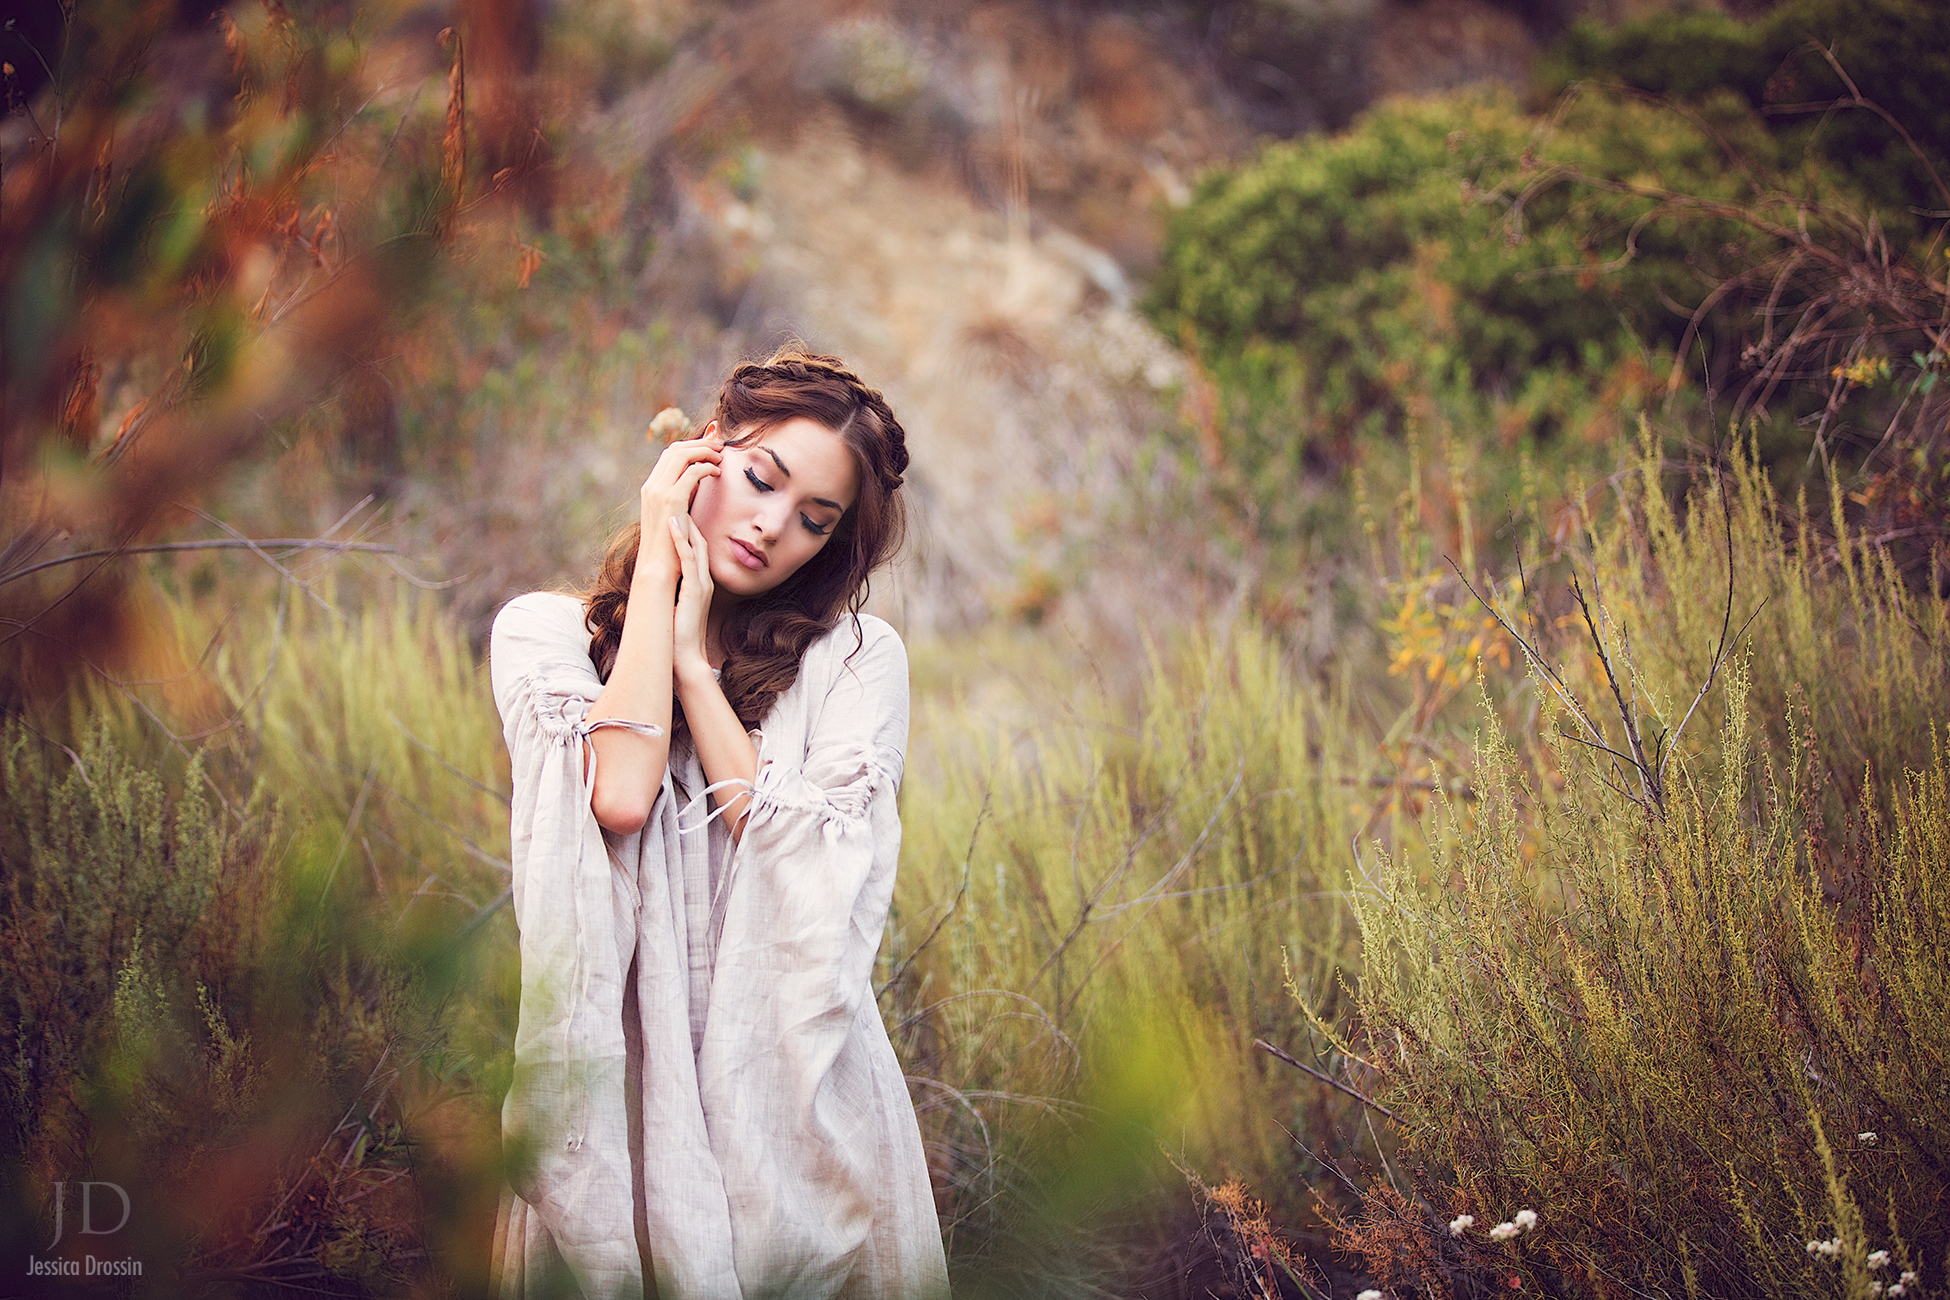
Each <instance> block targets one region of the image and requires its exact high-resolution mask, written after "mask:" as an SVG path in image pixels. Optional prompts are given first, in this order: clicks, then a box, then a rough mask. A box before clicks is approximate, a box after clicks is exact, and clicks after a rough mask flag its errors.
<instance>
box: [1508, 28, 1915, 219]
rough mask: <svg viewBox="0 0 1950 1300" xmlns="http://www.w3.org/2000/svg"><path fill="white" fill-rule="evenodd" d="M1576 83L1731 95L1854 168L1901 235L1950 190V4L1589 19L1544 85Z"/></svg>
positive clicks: (1793, 143)
mask: <svg viewBox="0 0 1950 1300" xmlns="http://www.w3.org/2000/svg"><path fill="white" fill-rule="evenodd" d="M1830 56H1832V57H1833V62H1832V63H1831V62H1830ZM1580 79H1591V80H1596V81H1608V82H1619V83H1623V84H1625V85H1628V86H1632V87H1636V88H1638V89H1640V90H1644V91H1647V92H1650V93H1653V94H1658V95H1667V96H1672V97H1674V98H1677V99H1682V100H1687V101H1704V100H1707V99H1710V98H1711V97H1714V96H1716V95H1719V94H1722V93H1726V92H1732V93H1734V94H1736V95H1738V96H1739V97H1740V98H1741V99H1742V100H1744V101H1745V102H1746V103H1747V104H1749V105H1750V106H1752V107H1753V108H1754V109H1755V110H1757V111H1760V112H1763V113H1764V114H1765V121H1766V122H1767V124H1768V126H1769V128H1770V129H1771V130H1772V131H1773V132H1774V133H1776V134H1777V135H1778V136H1779V137H1780V140H1781V143H1782V146H1783V147H1784V148H1785V149H1786V150H1787V151H1788V152H1790V153H1792V154H1797V155H1798V154H1801V153H1804V152H1805V153H1809V154H1812V155H1815V156H1817V157H1819V158H1821V159H1823V160H1824V162H1825V163H1826V164H1827V165H1829V166H1832V167H1834V168H1837V169H1839V170H1841V171H1843V172H1846V173H1847V174H1849V175H1850V176H1851V177H1853V178H1854V179H1855V180H1856V181H1857V182H1858V183H1859V184H1860V185H1861V187H1862V188H1863V189H1864V190H1865V191H1866V192H1867V193H1868V194H1870V195H1871V196H1872V197H1873V198H1874V200H1875V202H1876V206H1877V208H1878V210H1879V211H1880V212H1881V213H1882V214H1883V217H1884V220H1885V224H1886V225H1887V227H1888V228H1889V229H1890V231H1891V232H1892V233H1893V234H1896V235H1898V236H1900V237H1904V238H1907V237H1910V236H1913V235H1915V234H1916V233H1917V232H1918V230H1919V229H1920V228H1921V227H1920V225H1919V223H1918V222H1917V221H1916V219H1915V215H1914V211H1913V210H1914V209H1915V208H1916V207H1918V206H1921V207H1928V208H1939V209H1940V208H1942V207H1943V206H1945V201H1946V197H1950V196H1946V195H1945V194H1944V193H1943V189H1942V186H1943V183H1944V182H1945V181H1950V173H1946V171H1945V166H1946V159H1950V101H1946V100H1945V98H1944V95H1943V87H1944V85H1945V84H1946V82H1950V9H1946V8H1945V7H1944V6H1943V5H1941V4H1935V3H1932V2H1931V0H1788V2H1787V3H1784V4H1780V5H1776V6H1774V7H1773V8H1772V9H1770V10H1769V11H1768V12H1766V13H1765V14H1763V15H1761V16H1760V17H1757V18H1754V19H1751V20H1746V21H1743V20H1741V19H1737V18H1734V17H1732V16H1730V15H1728V14H1726V13H1724V12H1722V11H1721V10H1718V9H1713V8H1701V9H1678V10H1666V11H1660V12H1654V13H1651V14H1648V15H1646V16H1644V17H1642V18H1639V19H1636V20H1635V21H1632V22H1629V23H1623V24H1619V25H1617V26H1607V25H1605V24H1602V23H1598V22H1595V21H1589V20H1587V21H1585V22H1583V23H1580V24H1578V25H1577V26H1575V27H1574V28H1572V29H1571V31H1570V32H1569V33H1568V34H1567V35H1566V36H1565V38H1564V39H1563V41H1562V42H1560V43H1559V45H1558V46H1557V47H1556V48H1555V49H1554V50H1553V51H1552V52H1551V55H1550V56H1549V58H1548V59H1547V60H1546V65H1545V68H1544V71H1543V73H1542V75H1541V76H1540V78H1539V84H1540V87H1541V89H1542V91H1543V92H1544V93H1545V94H1547V95H1549V94H1555V93H1556V92H1557V91H1559V90H1561V89H1562V88H1563V87H1564V86H1565V85H1567V84H1569V83H1570V82H1572V81H1574V80H1580ZM1858 95H1859V96H1860V97H1861V98H1862V99H1865V100H1867V101H1869V102H1870V103H1872V104H1874V105H1875V107H1874V108H1870V107H1868V106H1866V105H1863V104H1855V103H1854V101H1855V100H1856V99H1857V96H1858ZM1830 105H1840V106H1837V107H1835V108H1833V109H1832V110H1829V111H1824V110H1828V109H1829V106H1830ZM1849 105H1853V106H1849ZM1878 110H1880V111H1878ZM1884 114H1887V116H1886V117H1885V116H1884ZM1905 133H1907V135H1908V136H1909V137H1910V138H1909V139H1908V140H1905V139H1904V135H1905ZM1933 167H1934V169H1935V174H1934V175H1933V174H1932V168H1933Z"/></svg>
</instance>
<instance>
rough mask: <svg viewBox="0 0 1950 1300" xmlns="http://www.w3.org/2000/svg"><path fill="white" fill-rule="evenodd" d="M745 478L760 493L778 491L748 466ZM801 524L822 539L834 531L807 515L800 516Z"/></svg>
mask: <svg viewBox="0 0 1950 1300" xmlns="http://www.w3.org/2000/svg"><path fill="white" fill-rule="evenodd" d="M745 477H746V478H747V479H749V480H751V485H752V486H753V487H755V488H757V489H758V490H759V491H760V492H775V491H777V490H778V489H777V488H775V487H773V486H772V484H770V483H767V482H766V481H765V480H764V479H762V478H760V477H759V476H758V475H757V474H754V473H753V472H752V470H751V467H750V466H747V467H746V468H745ZM799 522H800V523H802V524H804V525H805V526H806V531H808V532H811V533H815V534H817V535H818V536H820V537H824V536H826V534H828V533H830V532H832V531H833V530H832V528H831V527H826V528H821V527H820V526H819V525H818V524H816V523H814V522H813V521H812V520H810V519H808V518H807V517H806V516H805V515H800V516H799Z"/></svg>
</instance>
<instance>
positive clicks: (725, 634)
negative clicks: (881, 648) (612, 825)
mask: <svg viewBox="0 0 1950 1300" xmlns="http://www.w3.org/2000/svg"><path fill="white" fill-rule="evenodd" d="M715 416H716V419H717V421H718V427H719V429H720V430H722V431H723V433H724V436H725V445H726V446H730V447H740V446H745V445H747V444H748V443H750V442H752V441H754V440H756V439H757V438H759V437H761V436H762V435H763V434H764V433H765V431H766V430H768V429H771V428H773V427H775V426H777V425H779V424H782V423H784V422H785V421H787V420H790V419H794V418H797V417H803V418H806V419H810V420H813V421H815V422H816V423H818V424H822V425H824V426H825V427H827V428H828V429H831V430H832V431H833V432H834V433H835V434H836V435H838V437H839V438H840V439H841V440H842V441H843V442H844V443H845V444H846V447H847V449H848V451H850V452H851V453H852V455H853V460H854V464H855V466H856V468H857V469H858V471H859V483H860V487H859V491H858V493H856V494H855V497H854V501H853V505H852V506H851V507H850V508H849V509H848V510H847V511H846V513H844V514H843V515H841V516H840V519H839V522H838V524H836V525H835V526H834V528H833V532H832V536H831V537H830V538H828V540H827V542H826V544H825V545H824V546H823V547H821V548H820V550H819V553H818V554H816V555H814V556H813V557H812V558H811V559H810V560H808V561H806V563H805V564H803V565H801V566H800V567H799V569H798V570H797V571H796V572H795V573H793V574H792V576H790V577H789V578H787V579H786V580H785V581H784V582H781V583H780V584H779V585H778V586H777V587H774V588H773V589H772V590H770V591H767V592H765V593H763V594H762V595H758V596H754V597H752V598H751V599H749V600H745V601H741V602H739V603H738V604H737V605H736V606H734V607H733V608H732V609H731V611H730V613H729V614H728V615H727V616H726V618H725V622H724V626H723V628H722V629H721V636H722V639H723V647H724V651H725V662H724V671H723V675H722V677H721V678H720V684H721V685H722V686H723V688H724V693H725V698H726V699H727V700H728V701H729V702H730V704H731V707H732V709H733V710H734V711H735V712H736V713H737V714H738V720H739V721H740V722H741V723H743V724H744V726H745V727H747V728H751V727H756V726H758V725H759V724H760V723H761V721H763V719H764V717H765V714H766V712H767V711H768V710H769V709H770V708H771V706H772V702H773V701H774V700H776V699H777V698H778V697H779V695H780V694H782V693H783V692H784V691H785V690H786V688H787V687H789V686H791V685H792V683H793V682H794V681H795V680H797V678H798V676H799V665H800V663H801V662H802V661H803V660H804V659H805V655H806V650H807V648H808V647H810V646H811V645H812V643H813V642H814V641H815V640H817V639H818V638H819V637H820V636H821V635H823V634H824V633H826V632H827V631H829V630H831V629H832V628H834V627H836V626H837V625H838V623H839V620H840V618H841V617H842V616H849V615H850V616H853V618H854V629H853V630H854V648H855V649H858V648H859V646H860V644H861V643H862V641H863V634H862V632H861V629H860V626H859V620H858V617H857V616H858V614H859V611H860V607H861V606H862V605H864V604H865V603H866V599H867V593H868V589H869V582H868V576H869V575H870V574H871V573H872V572H873V571H874V570H875V569H877V568H879V567H880V566H881V565H882V564H884V563H885V562H886V561H887V560H889V559H891V558H892V557H893V555H894V553H895V552H896V551H897V550H898V549H899V548H900V544H901V541H902V539H903V537H904V536H905V532H906V514H905V510H904V508H903V498H902V497H901V495H900V494H899V491H898V489H899V488H900V486H901V484H902V482H903V481H904V480H903V476H904V475H905V474H906V472H907V464H908V453H907V431H906V430H905V429H903V428H902V427H901V423H900V421H899V420H898V419H897V418H895V416H894V412H893V410H892V408H890V407H889V406H888V405H887V399H886V398H885V397H883V396H882V395H881V393H880V391H879V390H878V389H875V388H871V387H869V386H868V385H867V384H866V383H865V382H864V381H863V380H862V379H861V378H860V377H859V376H858V375H856V374H855V373H854V372H853V371H852V370H850V369H848V368H847V366H846V365H845V363H843V362H842V361H840V359H839V358H837V357H831V356H824V355H821V354H819V353H815V352H809V351H807V350H805V349H804V348H803V347H801V346H799V345H797V344H789V345H787V346H785V347H782V348H780V349H779V350H778V351H776V352H774V353H773V354H772V355H771V356H770V357H768V358H766V359H765V360H764V361H761V362H746V363H744V364H742V365H739V366H737V367H736V368H734V369H733V370H732V372H731V373H730V374H729V375H727V376H726V377H725V380H724V382H723V384H722V385H720V386H719V389H718V398H717V407H716V411H715ZM639 529H640V524H638V523H632V524H630V525H629V526H628V527H627V528H625V529H624V530H623V531H622V532H621V533H619V534H618V535H617V536H616V537H615V538H614V539H613V540H612V541H611V543H610V545H609V548H608V553H607V554H606V555H605V557H604V560H603V564H602V567H601V570H600V571H599V572H598V574H597V576H596V579H595V581H594V582H593V583H591V584H590V586H589V588H588V589H586V590H584V591H582V592H578V593H577V594H578V595H580V596H582V598H583V600H584V603H585V604H586V606H587V610H588V624H589V627H590V629H591V631H592V633H593V635H592V636H591V639H590V658H591V660H593V661H594V663H595V665H596V671H597V672H598V674H599V675H600V676H601V677H602V678H603V680H605V681H607V680H608V679H609V673H610V670H611V669H612V668H613V667H614V666H615V663H616V652H617V648H618V647H619V646H620V645H621V643H622V638H623V617H624V609H625V602H626V601H627V600H628V597H629V590H630V577H631V575H632V574H633V573H634V572H635V571H636V553H637V546H638V544H639V542H640V540H641V536H640V532H639ZM672 723H673V726H672V731H673V734H682V733H683V731H684V730H685V728H684V723H683V718H682V709H681V708H678V709H677V710H676V713H675V714H674V715H673V718H672Z"/></svg>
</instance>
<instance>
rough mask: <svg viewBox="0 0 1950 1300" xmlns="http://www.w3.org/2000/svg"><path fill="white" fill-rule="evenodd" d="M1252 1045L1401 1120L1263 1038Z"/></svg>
mask: <svg viewBox="0 0 1950 1300" xmlns="http://www.w3.org/2000/svg"><path fill="white" fill-rule="evenodd" d="M1253 1046H1254V1047H1257V1048H1259V1049H1260V1050H1261V1051H1263V1052H1267V1053H1270V1054H1271V1055H1273V1056H1275V1057H1278V1058H1279V1059H1280V1060H1282V1061H1285V1062H1286V1063H1287V1064H1288V1065H1290V1066H1292V1067H1293V1068H1294V1069H1296V1070H1303V1071H1305V1072H1306V1073H1308V1074H1311V1075H1312V1076H1313V1077H1314V1078H1316V1079H1318V1080H1320V1081H1321V1082H1322V1083H1324V1084H1326V1085H1327V1086H1328V1087H1330V1088H1338V1089H1340V1090H1341V1091H1342V1092H1344V1093H1346V1094H1347V1095H1348V1096H1350V1097H1352V1098H1354V1100H1356V1101H1358V1102H1360V1103H1361V1104H1362V1105H1363V1106H1366V1107H1367V1108H1368V1109H1369V1110H1372V1111H1375V1112H1377V1113H1379V1114H1382V1115H1386V1116H1387V1117H1388V1118H1389V1119H1392V1120H1394V1121H1395V1122H1396V1123H1397V1124H1400V1123H1401V1122H1402V1117H1401V1116H1400V1115H1397V1114H1396V1113H1395V1112H1394V1111H1392V1110H1389V1109H1388V1108H1387V1107H1386V1106H1384V1105H1382V1104H1381V1103H1380V1102H1378V1101H1376V1100H1375V1099H1374V1098H1373V1097H1369V1096H1367V1095H1365V1094H1363V1093H1361V1092H1357V1091H1356V1090H1355V1089H1353V1088H1350V1087H1348V1086H1347V1085H1346V1084H1344V1083H1342V1082H1341V1081H1340V1080H1339V1079H1336V1078H1335V1077H1333V1076H1332V1075H1330V1074H1325V1073H1322V1072H1321V1071H1319V1070H1316V1069H1314V1067H1313V1066H1311V1065H1308V1064H1307V1063H1306V1062H1305V1061H1301V1060H1297V1059H1295V1058H1294V1057H1292V1056H1289V1055H1287V1054H1286V1053H1285V1052H1283V1051H1281V1050H1280V1049H1279V1048H1277V1047H1275V1046H1273V1044H1271V1043H1269V1042H1267V1041H1266V1040H1265V1039H1264V1038H1255V1039H1254V1040H1253Z"/></svg>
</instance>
